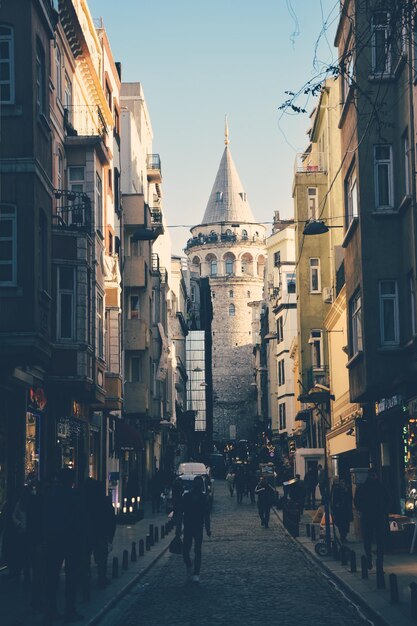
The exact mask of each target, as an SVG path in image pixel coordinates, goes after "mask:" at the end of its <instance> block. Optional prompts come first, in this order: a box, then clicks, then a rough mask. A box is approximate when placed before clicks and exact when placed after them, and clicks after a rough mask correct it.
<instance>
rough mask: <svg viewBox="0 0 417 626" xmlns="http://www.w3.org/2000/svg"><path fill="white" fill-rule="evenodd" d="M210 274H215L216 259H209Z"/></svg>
mask: <svg viewBox="0 0 417 626" xmlns="http://www.w3.org/2000/svg"><path fill="white" fill-rule="evenodd" d="M210 276H217V259H212V260H211V261H210Z"/></svg>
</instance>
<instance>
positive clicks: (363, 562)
mask: <svg viewBox="0 0 417 626" xmlns="http://www.w3.org/2000/svg"><path fill="white" fill-rule="evenodd" d="M361 570H362V578H363V579H364V580H366V579H367V578H368V559H367V558H366V556H365V555H364V554H362V556H361Z"/></svg>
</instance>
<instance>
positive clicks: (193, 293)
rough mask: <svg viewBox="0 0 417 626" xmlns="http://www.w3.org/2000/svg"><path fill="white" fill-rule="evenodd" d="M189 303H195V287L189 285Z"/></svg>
mask: <svg viewBox="0 0 417 626" xmlns="http://www.w3.org/2000/svg"><path fill="white" fill-rule="evenodd" d="M191 302H195V285H191Z"/></svg>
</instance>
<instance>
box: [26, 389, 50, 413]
mask: <svg viewBox="0 0 417 626" xmlns="http://www.w3.org/2000/svg"><path fill="white" fill-rule="evenodd" d="M46 402H47V400H46V394H45V391H44V390H43V389H42V387H36V388H34V387H31V388H30V389H29V409H32V411H43V410H44V408H45V407H46Z"/></svg>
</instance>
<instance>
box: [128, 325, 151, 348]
mask: <svg viewBox="0 0 417 626" xmlns="http://www.w3.org/2000/svg"><path fill="white" fill-rule="evenodd" d="M149 345H150V333H149V327H148V324H147V323H146V322H145V321H144V320H139V319H133V320H132V319H130V320H126V321H125V333H124V348H125V350H147V349H148V348H149Z"/></svg>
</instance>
